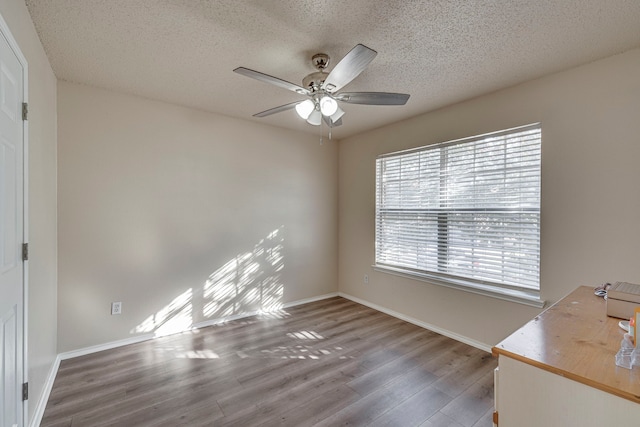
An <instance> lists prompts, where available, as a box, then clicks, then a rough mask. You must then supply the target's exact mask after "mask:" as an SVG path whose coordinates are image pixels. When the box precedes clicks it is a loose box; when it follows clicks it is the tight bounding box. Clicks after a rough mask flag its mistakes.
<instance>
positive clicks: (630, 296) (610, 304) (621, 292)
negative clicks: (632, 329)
mask: <svg viewBox="0 0 640 427" xmlns="http://www.w3.org/2000/svg"><path fill="white" fill-rule="evenodd" d="M638 306H640V285H636V284H634V283H627V282H616V283H614V284H613V285H611V287H610V288H609V289H608V290H607V316H611V317H618V318H620V319H625V320H626V319H630V318H631V317H633V316H634V311H635V308H636V307H638Z"/></svg>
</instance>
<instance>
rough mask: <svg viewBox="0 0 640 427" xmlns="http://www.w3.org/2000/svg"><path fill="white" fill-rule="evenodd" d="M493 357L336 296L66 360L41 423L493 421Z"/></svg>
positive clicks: (455, 424) (453, 424)
mask: <svg viewBox="0 0 640 427" xmlns="http://www.w3.org/2000/svg"><path fill="white" fill-rule="evenodd" d="M496 365H497V362H496V360H494V359H492V358H491V355H490V354H489V353H486V352H484V351H482V350H478V349H476V348H473V347H470V346H468V345H466V344H463V343H460V342H457V341H454V340H452V339H450V338H446V337H444V336H442V335H438V334H436V333H434V332H431V331H428V330H425V329H422V328H420V327H418V326H415V325H412V324H410V323H407V322H404V321H402V320H399V319H396V318H394V317H391V316H388V315H386V314H384V313H380V312H378V311H375V310H372V309H370V308H368V307H365V306H363V305H360V304H357V303H354V302H352V301H349V300H347V299H344V298H340V297H336V298H330V299H326V300H322V301H318V302H313V303H309V304H304V305H300V306H296V307H292V308H288V309H285V310H282V311H279V312H274V313H269V314H263V315H259V316H254V317H249V318H245V319H240V320H236V321H231V322H227V323H224V324H221V325H218V326H211V327H207V328H202V329H199V330H197V331H192V332H188V333H184V334H179V335H172V336H168V337H163V338H158V339H155V340H151V341H147V342H143V343H139V344H132V345H128V346H124V347H120V348H117V349H113V350H108V351H103V352H99V353H94V354H90V355H87V356H83V357H77V358H74V359H70V360H65V361H63V362H62V363H61V364H60V369H59V371H58V375H57V377H56V380H55V383H54V385H53V389H52V391H51V396H50V398H49V402H48V404H47V407H46V410H45V413H44V418H43V421H42V423H41V426H43V427H63V426H64V427H82V426H92V427H93V426H96V427H98V426H100V427H101V426H154V427H155V426H182V425H184V426H242V427H247V426H295V427H298V426H331V427H335V426H402V427H410V426H422V427H444V426H450V427H461V426H466V427H490V426H491V425H492V423H491V419H492V418H491V414H492V412H493V369H494V368H495V367H496Z"/></svg>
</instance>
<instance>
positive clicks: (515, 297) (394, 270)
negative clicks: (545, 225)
mask: <svg viewBox="0 0 640 427" xmlns="http://www.w3.org/2000/svg"><path fill="white" fill-rule="evenodd" d="M531 130H536V131H537V132H539V140H538V142H537V143H538V145H537V146H536V147H535V148H536V149H537V153H536V155H537V162H538V165H537V175H536V176H534V180H535V179H537V188H535V189H534V190H535V191H537V207H536V208H534V209H531V208H527V209H529V211H530V212H532V217H534V218H535V216H536V215H537V222H536V223H535V225H536V226H537V236H536V237H537V253H535V254H533V255H532V258H533V259H534V262H535V259H536V258H537V265H535V268H536V269H537V280H538V281H537V287H532V284H531V282H527V284H526V285H522V286H521V285H518V284H516V283H514V282H513V281H512V282H511V283H509V282H506V283H504V282H503V283H499V282H496V281H494V280H483V279H481V278H477V277H476V278H471V277H465V276H460V275H456V274H450V273H448V272H446V271H442V269H441V266H440V257H441V254H442V253H446V252H448V251H449V250H450V249H449V248H450V247H453V246H450V245H449V246H445V247H444V248H443V247H442V244H443V243H442V240H440V237H439V236H440V235H441V234H442V230H441V229H440V228H441V227H443V224H444V223H446V224H447V226H448V227H449V228H448V229H447V233H445V234H447V235H448V233H450V229H451V228H453V225H452V224H453V223H454V221H453V220H451V219H450V218H451V217H452V216H455V214H456V209H455V208H449V210H447V209H446V208H444V209H442V210H441V212H442V215H443V216H446V217H447V219H445V220H443V221H441V220H437V221H435V223H436V224H437V227H438V232H437V233H436V234H435V235H436V236H438V237H435V238H434V237H433V236H431V240H429V241H430V242H431V243H430V245H431V246H433V247H434V250H435V251H436V253H437V255H436V256H435V258H434V256H433V255H432V256H431V258H432V259H431V261H433V259H437V260H438V261H437V264H438V267H436V270H440V271H430V270H429V269H426V268H425V269H420V268H414V267H410V266H407V265H402V263H400V262H398V263H396V264H394V263H386V262H383V261H381V260H380V259H379V245H381V241H380V236H379V233H380V232H381V226H380V222H381V221H382V219H381V216H382V214H381V213H380V212H381V210H385V209H384V208H381V207H380V200H381V198H382V195H381V191H382V190H381V187H382V182H381V180H382V176H381V170H380V168H381V162H384V161H388V160H390V159H394V158H398V159H400V158H401V156H405V157H407V156H410V155H413V154H416V153H417V154H420V153H425V152H429V151H432V152H435V153H436V154H437V153H440V155H441V156H442V153H443V152H445V151H446V150H447V149H450V147H455V146H462V147H464V145H465V144H466V145H469V144H475V145H474V146H473V147H474V149H475V148H476V147H478V146H481V145H482V143H485V142H486V141H487V140H488V139H491V138H496V137H498V138H500V137H504V138H505V139H506V137H507V136H509V135H513V134H518V133H521V132H527V131H531ZM505 144H506V142H505ZM505 149H506V145H505ZM436 150H437V151H436ZM436 157H437V156H436ZM475 161H476V160H475V159H474V162H475ZM443 162H444V163H443ZM446 162H448V159H445V160H440V166H439V167H438V168H432V169H430V171H431V173H434V174H437V175H438V176H440V177H441V176H442V175H443V169H442V168H443V166H442V165H443V164H445V165H447V166H449V164H448V163H446ZM541 163H542V126H541V124H540V123H533V124H529V125H526V126H519V127H515V128H510V129H504V130H500V131H496V132H491V133H486V134H482V135H477V136H472V137H468V138H462V139H457V140H452V141H447V142H442V143H438V144H431V145H427V146H422V147H417V148H413V149H409V150H403V151H397V152H391V153H385V154H382V155H379V156H378V157H377V158H376V178H375V185H376V197H375V209H376V211H375V236H374V242H375V254H374V259H375V261H374V265H373V266H372V267H373V268H374V269H375V270H376V271H380V272H383V273H389V274H393V275H398V276H402V277H406V278H410V279H414V280H421V281H425V282H428V283H431V284H436V285H440V286H446V287H450V288H454V289H459V290H463V291H467V292H472V293H476V294H481V295H486V296H491V297H494V298H498V299H503V300H508V301H513V302H518V303H522V304H526V305H530V306H534V307H538V308H542V307H544V305H545V301H543V300H542V299H541V297H540V280H539V279H540V237H541V232H540V211H541V209H540V205H541V200H540V190H541V175H542V171H541ZM474 165H475V163H474ZM401 168H402V166H400V170H401V171H402V169H401ZM503 168H504V169H505V170H506V166H504V167H503ZM444 173H446V172H444ZM400 175H402V172H400ZM474 176H478V174H474ZM438 179H441V178H438ZM521 180H522V182H525V181H526V180H525V179H524V178H521ZM401 182H402V183H404V181H401ZM505 182H506V181H505ZM474 185H475V184H474ZM520 185H522V184H520ZM442 186H443V184H440V187H439V191H441V189H442ZM418 193H419V196H420V201H418V202H415V203H417V204H421V203H423V201H422V198H423V197H428V196H427V195H423V190H419V192H418ZM391 194H393V193H391ZM398 194H399V195H400V196H402V195H403V193H402V190H398ZM385 195H386V193H385ZM435 199H436V200H437V201H438V203H439V204H442V202H443V200H448V199H447V197H445V196H442V195H438V196H437V197H435ZM473 200H474V201H477V200H482V201H486V200H489V199H486V198H485V199H473ZM445 204H446V203H445ZM498 204H499V203H498V202H496V207H497V205H498ZM524 204H526V203H524ZM439 206H440V205H439ZM496 207H490V208H488V209H487V210H490V211H499V209H496ZM527 209H525V208H524V207H523V206H520V205H519V207H518V208H517V209H515V211H517V212H519V213H521V212H522V211H526V210H527ZM391 210H392V209H391V208H389V207H387V208H386V211H387V215H388V211H391ZM396 210H397V211H398V212H409V211H411V210H414V211H415V210H417V208H416V207H411V208H404V209H402V208H396ZM427 210H428V209H427ZM436 211H437V209H436ZM481 211H482V209H481V208H472V209H471V210H469V212H472V213H476V214H477V212H481ZM432 214H433V212H432ZM414 215H416V214H415V213H414ZM433 215H436V217H437V218H440V213H435V214H433ZM514 215H517V214H515V213H514ZM385 218H387V219H388V217H385ZM416 218H417V215H416ZM416 221H423V222H424V223H425V224H427V223H429V221H426V220H417V219H416ZM423 222H420V223H421V224H422V223H423ZM433 222H434V221H433V217H432V218H431V223H433ZM519 224H520V223H519ZM523 224H524V222H523ZM400 226H402V225H400ZM414 227H415V226H414ZM534 228H535V227H534ZM499 230H500V233H501V234H500V235H501V236H509V234H508V229H507V228H502V229H499ZM410 231H415V230H410ZM520 233H521V234H519V235H518V236H519V237H522V236H524V237H529V236H530V235H531V232H530V231H528V232H525V231H521V232H520ZM384 239H386V237H385V238H384ZM446 239H448V237H446ZM447 242H449V240H447ZM432 252H433V250H432ZM529 261H531V260H529ZM446 262H447V263H449V264H451V263H452V261H451V259H447V261H446ZM417 263H418V262H417V261H416V266H418V264H417ZM531 265H533V264H531V262H530V263H529V266H531ZM418 267H419V266H418ZM503 267H504V265H503ZM529 268H531V267H529Z"/></svg>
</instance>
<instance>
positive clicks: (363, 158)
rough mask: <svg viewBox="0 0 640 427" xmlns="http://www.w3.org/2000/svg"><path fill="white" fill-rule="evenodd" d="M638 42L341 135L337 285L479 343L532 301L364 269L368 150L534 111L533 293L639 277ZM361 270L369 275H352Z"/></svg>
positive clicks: (371, 168) (480, 128)
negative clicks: (538, 148)
mask: <svg viewBox="0 0 640 427" xmlns="http://www.w3.org/2000/svg"><path fill="white" fill-rule="evenodd" d="M638 76H640V50H632V51H629V52H626V53H624V54H620V55H616V56H613V57H610V58H607V59H603V60H600V61H597V62H593V63H590V64H587V65H584V66H582V67H578V68H574V69H571V70H568V71H565V72H562V73H558V74H554V75H551V76H548V77H545V78H542V79H539V80H535V81H531V82H529V83H526V84H522V85H519V86H516V87H512V88H509V89H505V90H502V91H499V92H496V93H493V94H489V95H486V96H482V97H479V98H476V99H472V100H469V101H467V102H463V103H460V104H457V105H453V106H451V107H448V108H444V109H441V110H438V111H435V112H431V113H428V114H424V115H421V116H418V117H415V118H413V119H410V120H406V121H403V122H400V123H396V124H394V125H390V126H386V127H384V128H380V129H377V130H374V131H371V132H368V133H364V134H360V135H357V136H354V137H351V138H348V139H345V140H342V141H341V142H340V149H339V176H340V184H339V185H340V190H339V254H340V260H339V287H340V291H341V292H345V293H347V294H350V295H353V296H355V297H358V298H361V299H364V300H367V301H369V302H371V303H374V304H378V305H380V306H383V307H386V308H388V309H390V310H395V311H397V312H399V313H402V314H404V315H406V316H410V317H413V318H415V319H417V320H420V321H422V322H425V323H428V324H431V325H435V326H437V327H439V328H442V329H445V330H448V331H450V332H453V333H455V334H459V335H462V336H464V337H467V338H470V339H471V340H475V341H477V342H479V343H483V344H485V345H489V346H490V345H494V344H496V343H497V342H499V341H500V340H501V339H502V338H504V337H505V336H507V335H508V334H509V333H510V332H512V331H513V330H515V329H517V328H518V327H519V326H520V325H522V324H523V323H525V322H526V321H528V320H530V319H531V318H533V317H534V316H535V315H536V314H537V313H538V311H537V310H535V309H533V308H530V307H527V306H523V305H520V304H516V303H510V302H505V301H500V300H496V299H492V298H489V297H484V296H478V295H474V294H470V293H466V292H462V291H456V290H452V289H448V288H444V287H439V286H435V285H431V284H428V283H424V282H419V281H414V280H409V279H403V278H399V277H396V276H391V275H388V274H385V273H381V272H377V271H373V270H372V268H371V265H372V264H373V263H374V214H375V159H376V156H377V155H379V154H382V153H387V152H392V151H396V150H401V149H406V148H411V147H418V146H422V145H427V144H431V143H437V142H442V141H448V140H452V139H456V138H462V137H467V136H473V135H478V134H482V133H486V132H490V131H496V130H500V129H506V128H510V127H515V126H519V125H525V124H529V123H534V122H541V123H542V139H543V142H542V201H541V209H542V212H541V215H542V220H541V221H542V231H541V233H542V235H541V293H542V297H543V298H544V299H546V300H547V301H550V302H554V301H557V300H558V299H560V298H561V297H562V296H564V295H565V294H567V293H569V292H570V291H571V290H573V289H574V288H575V287H577V286H579V285H589V286H597V285H599V284H601V283H604V282H613V281H619V280H620V281H631V282H636V283H637V282H640V262H638V254H640V221H639V220H638V218H639V215H640V191H639V189H638V185H639V184H640V166H639V161H640V137H639V135H640V78H639V77H638ZM364 274H368V275H369V284H368V285H365V284H364V283H363V275H364Z"/></svg>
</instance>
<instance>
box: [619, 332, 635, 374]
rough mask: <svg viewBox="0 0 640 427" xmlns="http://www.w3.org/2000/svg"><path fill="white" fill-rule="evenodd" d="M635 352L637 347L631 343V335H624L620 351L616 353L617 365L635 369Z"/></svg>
mask: <svg viewBox="0 0 640 427" xmlns="http://www.w3.org/2000/svg"><path fill="white" fill-rule="evenodd" d="M634 350H635V346H634V345H633V343H632V342H631V335H629V334H624V338H622V341H621V342H620V350H618V353H616V365H618V366H620V367H621V368H625V369H631V368H633V358H632V353H633V351H634Z"/></svg>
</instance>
